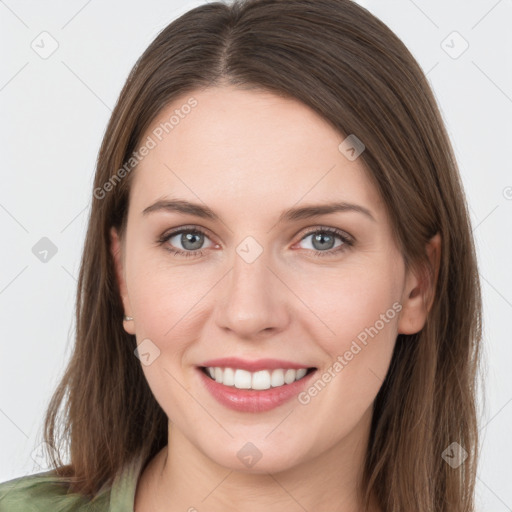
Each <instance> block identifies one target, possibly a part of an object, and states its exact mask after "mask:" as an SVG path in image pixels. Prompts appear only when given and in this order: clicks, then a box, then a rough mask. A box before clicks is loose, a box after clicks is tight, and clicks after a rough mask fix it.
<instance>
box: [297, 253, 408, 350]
mask: <svg viewBox="0 0 512 512" xmlns="http://www.w3.org/2000/svg"><path fill="white" fill-rule="evenodd" d="M400 280H401V276H400V268H399V267H398V265H396V264H395V263H394V262H393V261H392V260H389V261H388V260H385V261H380V262H378V261H377V262H371V263H370V262H367V264H365V265H362V264H357V265H351V266H350V268H347V267H344V268H340V270H339V271H336V270H333V269H329V272H325V273H318V272H317V273H316V274H315V275H314V276H311V278H305V277H304V275H302V276H300V277H296V278H295V284H294V290H297V295H298V296H299V297H301V298H303V301H304V303H306V304H307V305H308V307H309V309H310V311H311V312H312V314H308V315H301V316H299V315H297V318H302V319H303V320H302V322H304V324H303V325H304V327H305V328H306V329H307V330H308V331H309V332H310V335H311V337H312V339H315V340H318V341H319V342H320V340H322V341H321V344H322V345H323V348H324V350H325V351H326V352H327V353H329V354H330V355H331V356H332V357H335V356H337V355H339V354H342V353H344V352H345V351H346V350H349V349H350V346H351V343H352V341H353V340H357V339H358V340H359V341H361V342H362V343H364V341H365V339H366V340H367V339H379V340H382V343H381V345H384V344H385V343H386V339H387V340H391V343H393V342H394V339H395V338H396V324H397V319H398V313H397V309H400V306H399V305H397V301H398V300H399V299H400V296H401V295H400ZM393 305H395V306H393ZM313 313H314V314H313ZM388 348H389V347H388Z"/></svg>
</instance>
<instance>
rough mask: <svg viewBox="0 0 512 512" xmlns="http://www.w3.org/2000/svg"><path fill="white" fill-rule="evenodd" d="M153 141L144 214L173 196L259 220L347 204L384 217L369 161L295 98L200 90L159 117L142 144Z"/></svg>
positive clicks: (144, 165)
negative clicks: (344, 146) (300, 207)
mask: <svg viewBox="0 0 512 512" xmlns="http://www.w3.org/2000/svg"><path fill="white" fill-rule="evenodd" d="M190 105H194V106H193V107H190ZM149 139H151V141H152V142H151V143H150V144H148V145H151V146H153V147H152V149H150V150H149V152H148V153H147V155H146V156H144V157H143V159H142V160H141V161H140V163H139V164H138V166H137V168H136V169H135V170H134V171H133V172H134V174H135V176H134V177H133V178H134V179H133V182H132V190H131V193H130V195H131V200H130V204H134V205H137V208H138V209H140V210H142V209H143V207H145V206H147V204H149V202H150V201H154V200H156V199H158V198H160V197H162V196H163V195H167V196H169V197H173V196H177V197H182V198H183V197H184V198H188V199H190V200H194V201H196V202H197V200H198V198H199V199H200V200H202V201H203V202H206V203H208V205H209V206H210V207H212V208H217V207H218V208H220V209H222V208H223V207H225V206H227V205H237V204H238V205H239V206H240V207H242V206H243V209H242V208H241V209H240V210H241V211H240V213H242V210H243V212H245V213H247V214H253V215H254V214H255V213H258V214H260V215H261V214H262V213H263V212H262V206H264V205H265V206H268V208H271V209H274V208H278V209H279V211H280V210H281V209H282V208H281V207H285V206H286V207H291V206H293V205H294V204H296V203H297V202H299V201H300V202H315V203H318V202H329V201H342V200H345V201H350V202H358V203H361V204H365V205H371V206H372V209H373V211H375V212H379V204H378V203H379V202H380V198H379V196H378V193H377V190H376V189H375V188H374V186H373V184H372V183H371V181H370V179H369V178H368V176H367V174H366V170H365V168H364V166H363V163H362V160H361V159H360V158H358V159H356V160H353V161H351V160H349V159H347V158H346V156H345V155H344V154H343V153H342V152H341V151H340V150H339V145H340V143H341V142H342V141H343V140H344V139H345V136H344V135H343V134H341V133H339V132H338V131H337V130H335V129H334V128H333V127H332V126H331V125H330V124H329V123H328V122H327V121H326V120H325V119H323V118H322V117H321V116H319V115H318V114H317V113H315V112H314V111H313V110H312V109H310V108H309V107H308V106H306V105H305V104H303V103H301V102H299V101H297V100H294V99H289V98H283V97H281V96H278V95H275V94H272V93H269V92H263V91H253V90H251V91H247V90H241V89H236V88H234V87H218V88H210V89H206V90H201V91H195V92H193V93H191V94H189V95H184V96H181V97H180V98H177V99H175V100H174V101H173V102H172V103H171V104H169V105H167V106H166V107H165V108H164V109H163V110H162V111H161V112H160V113H159V115H158V116H157V117H156V119H155V120H154V121H153V123H152V124H151V126H150V127H149V128H148V130H146V132H145V134H144V135H143V137H142V138H141V143H140V144H144V143H145V142H147V141H149ZM139 147H140V146H139Z"/></svg>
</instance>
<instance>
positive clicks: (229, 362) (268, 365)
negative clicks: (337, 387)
mask: <svg viewBox="0 0 512 512" xmlns="http://www.w3.org/2000/svg"><path fill="white" fill-rule="evenodd" d="M200 366H204V367H220V368H237V369H240V370H247V371H249V372H257V371H260V370H276V369H278V368H283V369H288V368H291V369H294V370H299V369H300V368H313V367H312V366H310V365H307V364H301V363H295V362H293V361H285V360H283V359H256V360H254V361H250V360H248V359H240V358H238V357H223V358H220V359H210V360H208V361H205V362H204V363H202V364H201V365H200Z"/></svg>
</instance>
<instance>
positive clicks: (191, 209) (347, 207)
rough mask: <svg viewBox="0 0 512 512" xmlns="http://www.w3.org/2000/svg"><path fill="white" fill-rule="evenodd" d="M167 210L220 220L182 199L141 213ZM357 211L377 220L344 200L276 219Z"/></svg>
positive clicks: (296, 210) (294, 210)
mask: <svg viewBox="0 0 512 512" xmlns="http://www.w3.org/2000/svg"><path fill="white" fill-rule="evenodd" d="M158 211H167V212H177V213H183V214H189V215H194V216H196V217H201V218H203V219H210V220H212V221H220V217H219V216H218V215H217V214H216V213H215V212H214V211H213V210H211V209H210V208H208V207H207V206H203V205H200V204H197V203H191V202H189V201H185V200H183V199H172V200H165V199H162V200H159V201H157V202H156V203H154V204H152V205H151V206H148V207H147V208H145V209H144V210H143V212H142V215H148V214H150V213H152V212H158ZM350 211H352V212H358V213H362V214H363V215H365V216H367V217H368V218H370V219H371V220H372V221H373V222H377V221H376V219H375V217H374V216H373V215H372V212H371V211H370V210H369V209H368V208H365V207H364V206H361V205H358V204H353V203H347V202H345V201H340V202H333V203H325V204H318V205H311V206H302V207H299V208H290V209H289V210H286V211H284V212H283V213H282V214H281V215H280V216H279V219H278V222H277V223H281V222H292V221H298V220H303V219H309V218H311V217H317V216H320V215H328V214H329V213H337V212H350Z"/></svg>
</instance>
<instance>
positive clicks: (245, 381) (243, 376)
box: [215, 368, 251, 389]
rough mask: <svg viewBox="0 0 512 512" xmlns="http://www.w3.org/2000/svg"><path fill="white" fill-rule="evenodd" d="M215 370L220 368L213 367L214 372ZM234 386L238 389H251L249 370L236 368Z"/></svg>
mask: <svg viewBox="0 0 512 512" xmlns="http://www.w3.org/2000/svg"><path fill="white" fill-rule="evenodd" d="M217 370H220V371H221V372H222V370H221V369H220V368H216V369H215V373H217ZM235 388H238V389H251V372H248V371H247V370H237V371H236V372H235Z"/></svg>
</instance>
